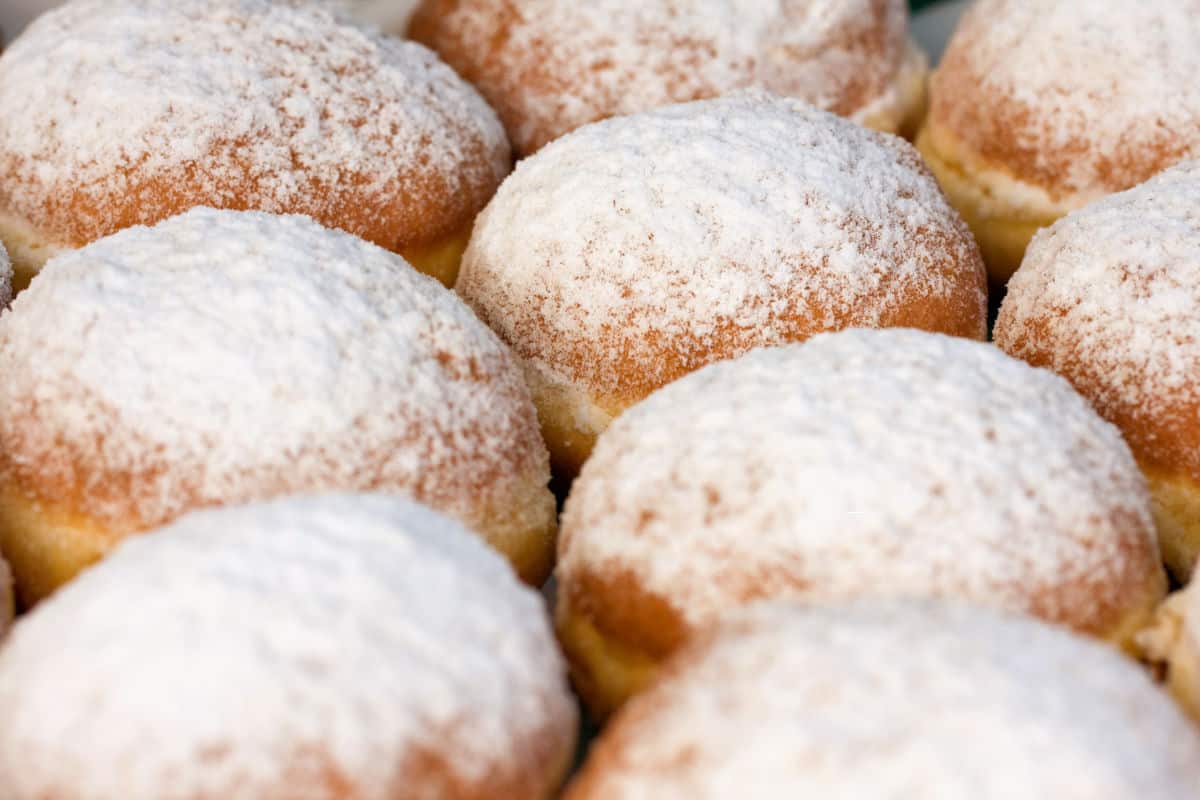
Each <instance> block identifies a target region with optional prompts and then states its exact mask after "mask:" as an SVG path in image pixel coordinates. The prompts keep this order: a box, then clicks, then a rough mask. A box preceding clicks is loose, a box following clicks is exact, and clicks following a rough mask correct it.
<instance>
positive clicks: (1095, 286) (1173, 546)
mask: <svg viewBox="0 0 1200 800" xmlns="http://www.w3.org/2000/svg"><path fill="white" fill-rule="evenodd" d="M996 343H997V344H998V345H1000V347H1002V348H1003V349H1005V350H1007V351H1008V352H1009V353H1011V354H1012V355H1015V356H1018V357H1019V358H1023V359H1025V360H1026V361H1029V362H1030V363H1032V364H1035V365H1037V366H1042V367H1047V368H1049V369H1052V370H1054V371H1055V372H1057V373H1059V374H1060V375H1062V376H1064V377H1065V378H1067V380H1069V381H1070V382H1071V383H1073V384H1074V385H1075V388H1076V389H1078V390H1079V391H1080V392H1081V393H1082V394H1083V395H1084V396H1085V397H1087V398H1088V399H1089V400H1090V401H1091V402H1092V404H1093V405H1094V406H1095V407H1096V409H1097V410H1098V411H1099V412H1100V413H1101V414H1102V415H1103V416H1104V417H1106V418H1107V419H1109V420H1110V421H1112V422H1113V423H1115V424H1116V425H1117V427H1119V428H1120V429H1121V432H1122V433H1123V434H1124V435H1125V439H1126V440H1127V441H1128V442H1129V444H1130V447H1131V448H1132V449H1133V453H1134V455H1135V456H1136V457H1137V459H1138V463H1139V464H1141V467H1142V471H1143V472H1145V474H1146V477H1147V479H1148V480H1149V483H1150V490H1151V493H1152V495H1153V498H1154V516H1155V521H1156V522H1157V523H1158V532H1159V540H1160V543H1161V546H1162V550H1163V555H1164V557H1165V559H1166V562H1167V566H1168V567H1170V568H1171V571H1172V572H1173V573H1174V574H1175V575H1176V576H1177V577H1179V578H1180V579H1181V580H1186V579H1187V577H1188V575H1190V574H1191V571H1192V566H1193V564H1194V563H1195V561H1196V556H1197V555H1198V554H1200V163H1196V162H1187V163H1185V164H1182V165H1180V166H1178V167H1175V168H1173V169H1170V170H1168V171H1167V172H1165V173H1164V174H1162V175H1160V176H1159V177H1157V178H1154V179H1153V180H1151V181H1149V182H1147V183H1146V184H1144V185H1142V186H1139V187H1137V188H1135V189H1132V190H1130V191H1127V192H1124V193H1121V194H1118V195H1114V196H1112V197H1108V198H1105V199H1102V200H1100V201H1098V202H1096V203H1093V204H1092V205H1089V206H1087V207H1086V208H1084V209H1082V210H1080V211H1076V212H1074V213H1072V214H1070V215H1068V216H1067V217H1065V218H1064V219H1062V220H1059V222H1057V223H1056V224H1055V225H1054V226H1053V227H1051V228H1049V229H1048V230H1045V231H1042V232H1041V233H1039V234H1038V235H1037V236H1036V237H1035V238H1034V240H1033V242H1032V243H1031V244H1030V246H1029V250H1028V252H1027V253H1026V256H1025V261H1024V263H1023V264H1022V265H1021V269H1020V270H1018V271H1017V273H1016V275H1014V276H1013V279H1012V281H1011V282H1010V284H1009V290H1008V296H1007V297H1006V298H1005V300H1004V304H1003V305H1002V306H1001V309H1000V317H999V319H998V320H997V322H996Z"/></svg>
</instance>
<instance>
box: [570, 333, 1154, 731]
mask: <svg viewBox="0 0 1200 800" xmlns="http://www.w3.org/2000/svg"><path fill="white" fill-rule="evenodd" d="M560 536H561V538H560V542H559V567H558V572H557V576H558V597H559V604H558V608H557V614H556V616H557V624H558V630H559V638H560V639H561V640H562V642H563V644H564V645H565V647H566V649H567V654H568V656H569V659H570V660H571V662H572V667H573V670H574V673H575V677H576V683H577V686H578V687H579V688H580V690H581V693H582V694H583V696H584V698H585V699H586V700H587V701H588V702H589V705H590V706H591V707H592V708H593V709H595V710H596V711H597V713H599V714H604V713H605V712H606V711H608V710H609V709H611V708H613V707H615V706H617V705H618V704H619V703H620V702H621V701H622V700H623V699H624V698H625V697H627V696H629V695H630V694H631V693H633V692H636V691H637V690H638V689H639V688H640V687H641V686H643V685H644V684H645V683H646V681H647V680H648V679H649V678H650V677H651V676H652V674H653V672H654V670H655V669H656V667H657V665H658V664H659V663H661V661H662V659H663V658H664V657H666V656H668V655H669V654H670V653H671V652H672V651H674V650H675V649H676V648H678V647H679V646H680V644H681V643H682V642H684V641H685V640H686V639H687V638H688V637H689V636H691V635H692V634H693V633H695V632H696V631H698V630H701V629H703V628H705V627H706V626H708V625H710V624H712V623H713V622H714V621H715V620H716V619H718V618H719V617H720V616H722V615H723V614H725V613H727V612H728V611H729V610H730V609H733V608H736V607H738V606H740V605H744V604H746V603H748V602H751V601H754V600H757V599H760V598H775V597H788V598H798V599H802V600H804V601H806V602H810V603H836V602H841V601H845V600H847V599H853V598H862V597H880V598H892V597H954V598H962V599H965V600H969V601H971V602H974V603H977V604H980V605H986V606H990V607H996V608H1002V609H1006V610H1010V611H1014V612H1022V613H1027V614H1031V615H1034V616H1038V617H1041V618H1044V619H1046V620H1048V621H1051V622H1055V623H1059V624H1063V625H1066V626H1069V627H1071V628H1074V629H1076V630H1079V631H1082V632H1086V633H1089V634H1092V635H1094V636H1097V637H1101V638H1105V639H1108V640H1110V641H1112V642H1114V643H1118V644H1121V645H1126V646H1127V645H1129V644H1130V640H1131V638H1132V635H1133V634H1134V632H1135V631H1136V630H1137V629H1138V628H1139V627H1140V626H1141V625H1143V624H1144V623H1146V622H1147V621H1148V620H1149V619H1150V617H1151V615H1152V613H1153V611H1154V609H1155V607H1156V606H1157V604H1158V602H1159V601H1160V600H1161V599H1162V597H1163V596H1164V594H1165V593H1166V578H1165V575H1164V572H1163V568H1162V564H1161V561H1160V557H1159V552H1158V547H1157V543H1156V540H1155V536H1154V524H1153V521H1152V518H1151V515H1150V503H1149V497H1148V495H1147V492H1146V487H1145V483H1144V481H1143V479H1142V476H1141V474H1140V473H1139V472H1138V468H1137V464H1136V463H1135V462H1134V460H1133V457H1132V456H1131V455H1130V453H1129V448H1128V447H1127V446H1126V445H1125V443H1124V442H1123V441H1122V440H1121V436H1120V434H1119V433H1118V431H1117V429H1116V428H1114V427H1113V426H1112V425H1110V424H1108V423H1107V422H1105V421H1104V420H1102V419H1101V418H1100V417H1099V416H1098V415H1097V414H1096V413H1095V412H1094V411H1093V410H1092V409H1091V408H1090V407H1089V406H1088V404H1087V401H1086V400H1084V399H1083V398H1082V397H1080V396H1079V395H1078V394H1076V393H1075V391H1074V390H1072V389H1071V387H1070V386H1069V385H1068V384H1067V382H1066V381H1064V380H1063V379H1062V378H1059V377H1058V376H1056V375H1054V374H1052V373H1050V372H1047V371H1045V370H1038V369H1034V368H1032V367H1030V366H1029V365H1027V364H1025V363H1023V362H1021V361H1018V360H1017V359H1013V358H1009V357H1008V356H1006V355H1004V354H1003V353H1002V352H1000V351H999V350H998V349H996V348H995V347H992V346H991V345H987V344H983V343H980V342H972V341H967V340H965V339H959V338H954V337H950V336H942V335H936V334H929V333H923V332H920V331H910V330H888V331H870V330H856V331H843V332H841V333H836V334H829V335H823V336H819V337H816V338H814V339H811V340H809V341H808V342H806V343H804V344H800V345H791V346H788V347H782V348H774V349H762V350H757V351H755V352H753V353H750V354H748V355H745V356H743V357H741V358H740V359H737V360H734V361H727V362H724V363H720V364H715V365H713V366H710V367H707V368H705V369H703V370H701V371H699V372H696V373H693V374H692V375H689V376H687V377H685V378H683V379H681V380H679V381H677V382H676V383H673V384H671V385H670V386H667V387H666V388H664V389H661V390H659V391H658V392H656V393H654V394H653V395H651V396H650V397H649V398H647V399H646V400H645V401H643V402H642V403H640V404H639V405H637V406H635V407H634V408H632V409H630V410H629V411H627V412H625V414H623V415H622V416H621V417H619V418H618V419H617V420H616V422H614V423H613V425H612V427H610V428H609V429H608V430H607V431H605V433H604V434H603V435H602V436H601V437H600V440H599V442H598V443H597V446H596V451H595V454H594V455H593V456H592V458H591V460H590V461H588V463H587V464H586V465H585V466H584V468H583V472H582V474H581V475H580V477H579V479H578V480H576V482H575V485H574V486H573V487H572V489H571V494H570V496H569V497H568V499H567V504H566V510H565V512H564V515H563V519H562V531H561V534H560Z"/></svg>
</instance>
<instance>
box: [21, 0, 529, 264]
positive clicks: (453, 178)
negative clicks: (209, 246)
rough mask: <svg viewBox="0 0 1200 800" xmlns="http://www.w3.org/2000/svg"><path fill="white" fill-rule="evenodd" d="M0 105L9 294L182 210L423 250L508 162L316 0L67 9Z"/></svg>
mask: <svg viewBox="0 0 1200 800" xmlns="http://www.w3.org/2000/svg"><path fill="white" fill-rule="evenodd" d="M0 108H5V109H8V112H7V113H5V114H4V115H3V117H0V234H3V233H4V232H5V231H6V230H9V229H11V238H12V239H13V240H14V241H16V240H17V239H20V240H21V243H22V248H21V250H20V252H21V253H22V254H25V257H24V258H21V259H18V261H19V262H21V263H19V266H20V267H22V269H20V270H19V271H20V272H22V274H23V275H24V280H23V281H22V282H23V283H26V282H28V278H29V276H30V275H32V274H33V272H35V271H36V269H37V268H39V267H40V265H41V263H42V262H43V261H44V260H45V252H44V251H46V250H49V251H53V250H55V249H62V248H70V247H79V246H81V245H83V244H85V243H87V242H90V241H93V240H95V239H98V238H100V237H102V236H105V235H108V234H110V233H113V232H115V231H117V230H120V229H122V228H126V227H129V226H131V225H137V224H153V223H155V222H158V221H159V220H162V219H166V218H168V217H171V216H174V215H175V214H179V213H181V212H183V211H186V210H188V209H189V208H192V207H194V206H214V207H221V208H231V209H253V210H260V211H270V212H275V213H299V214H306V215H308V216H311V217H314V218H315V219H317V220H318V221H319V222H322V223H323V224H325V225H327V226H329V227H336V228H341V229H344V230H347V231H349V232H351V233H354V234H356V235H359V236H362V237H363V238H365V239H368V240H369V241H372V242H374V243H375V244H378V245H380V246H382V247H386V248H388V249H390V250H394V251H397V252H403V251H405V250H406V249H409V248H417V249H421V248H428V247H431V246H432V245H434V244H435V243H437V242H441V241H443V240H445V239H447V238H451V237H454V236H456V235H461V234H463V233H464V229H465V228H469V225H470V223H471V221H472V219H473V218H474V216H475V215H476V214H477V213H478V211H479V210H480V209H481V208H482V207H483V206H484V204H485V203H486V202H487V200H488V198H489V197H491V195H492V193H493V192H494V191H495V189H496V187H497V186H498V185H499V183H500V181H501V180H502V179H503V177H504V175H506V174H507V173H508V170H509V168H510V163H511V162H510V148H509V144H508V141H507V137H506V136H505V134H504V131H503V128H502V126H501V124H500V121H499V119H498V118H497V117H496V115H495V113H494V112H493V111H492V110H491V108H489V107H488V106H487V104H486V103H485V102H484V100H483V99H482V98H481V97H480V96H479V94H478V93H477V92H476V91H475V90H474V89H473V88H471V87H470V86H469V85H468V84H467V83H465V82H464V81H463V80H462V79H461V78H459V77H458V76H457V75H456V74H455V73H454V71H453V70H451V69H450V68H449V67H448V66H446V65H445V64H443V63H442V62H441V61H440V60H439V59H438V58H437V56H436V55H435V54H433V53H431V52H430V51H428V50H427V49H426V48H424V47H422V46H420V45H417V44H414V43H409V42H401V41H399V40H396V39H392V38H388V37H384V36H382V35H380V34H378V33H374V32H371V31H369V30H366V29H364V28H360V27H358V26H356V25H354V24H353V23H351V22H349V21H348V19H347V18H343V17H341V16H339V15H337V14H335V13H334V12H333V11H331V10H329V9H322V8H320V7H319V4H316V3H310V2H272V1H271V0H73V2H70V3H68V4H66V5H65V6H63V7H62V8H60V9H57V10H54V11H51V12H49V13H47V14H45V15H44V16H42V17H41V18H39V19H38V20H37V21H36V22H35V23H34V24H33V25H31V26H30V27H29V29H27V30H26V31H25V33H24V34H23V35H22V36H21V37H19V38H18V39H17V40H16V41H15V42H13V44H12V46H11V47H10V48H9V49H8V50H7V51H5V53H4V54H3V57H0ZM4 218H11V220H10V222H9V223H7V224H6V223H4ZM22 230H23V231H24V235H23V236H21V235H18V234H20V233H21V232H22ZM34 234H36V235H34ZM16 255H17V254H16V253H15V252H14V256H16ZM25 262H28V263H25Z"/></svg>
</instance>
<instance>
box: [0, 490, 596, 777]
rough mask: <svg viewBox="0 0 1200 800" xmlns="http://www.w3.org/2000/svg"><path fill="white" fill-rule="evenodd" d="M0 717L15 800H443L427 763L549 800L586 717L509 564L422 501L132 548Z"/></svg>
mask: <svg viewBox="0 0 1200 800" xmlns="http://www.w3.org/2000/svg"><path fill="white" fill-rule="evenodd" d="M0 718H3V719H4V724H3V725H2V726H0V775H3V776H4V792H3V794H4V797H5V799H6V800H33V798H45V797H72V798H79V799H80V800H100V798H116V797H120V798H123V800H163V798H183V797H188V798H193V797H221V798H228V800H251V799H252V798H263V797H284V796H286V797H306V798H308V797H311V798H330V797H351V796H353V797H355V798H359V799H360V800H392V798H396V797H400V796H414V797H415V796H421V797H431V796H434V795H433V794H431V793H432V792H435V791H436V789H435V788H434V786H432V785H420V782H419V781H418V780H416V779H415V776H416V775H417V774H419V771H420V770H421V769H424V768H428V766H429V764H430V760H431V759H440V762H438V763H439V764H440V767H441V769H444V770H449V771H451V772H452V775H451V776H450V780H451V781H452V780H453V779H454V778H455V777H457V778H458V779H459V780H460V781H463V782H468V781H470V782H476V781H478V782H482V781H485V780H489V779H494V780H495V781H496V785H500V786H517V787H521V789H522V790H523V791H518V793H517V795H515V796H526V797H541V796H546V795H545V791H546V790H547V788H548V787H546V786H545V782H546V781H547V778H546V775H547V773H548V772H549V771H550V770H549V767H548V764H552V763H554V762H556V761H558V760H563V759H565V758H566V754H567V753H568V752H569V750H570V748H571V746H572V741H573V739H574V736H575V724H576V711H575V706H574V702H573V700H572V699H571V697H570V694H569V692H568V690H567V686H566V679H565V668H564V665H563V662H562V657H561V656H560V654H559V653H558V650H557V648H556V646H555V644H554V639H553V636H552V634H551V632H550V627H549V624H548V621H547V618H546V612H545V609H544V607H543V605H542V602H541V598H540V597H539V596H538V595H537V594H536V593H534V592H532V591H530V590H528V589H526V588H525V587H523V586H522V585H520V584H519V583H518V581H517V580H516V578H515V576H514V575H513V573H512V571H511V570H510V569H509V568H508V566H507V565H506V564H505V563H504V562H503V561H502V559H501V558H500V557H499V556H497V555H495V554H494V553H493V552H491V551H490V550H489V549H488V548H487V547H486V546H484V545H483V544H481V543H479V542H478V540H477V539H476V538H475V537H473V536H470V535H468V534H467V533H466V531H465V530H464V529H463V528H462V527H461V526H459V525H458V524H456V523H453V522H451V521H450V520H448V519H446V518H444V517H442V516H440V515H438V514H435V513H433V512H431V511H429V510H427V509H425V508H423V507H421V506H418V505H416V504H413V503H410V502H407V501H403V500H399V499H385V498H382V497H377V496H376V497H371V496H357V497H356V496H326V497H320V498H309V499H302V498H293V499H289V500H286V501H281V502H277V503H273V504H264V505H258V506H249V507H243V508H235V509H226V510H221V511H215V512H201V513H197V514H193V515H189V516H187V517H184V518H182V519H181V520H179V521H178V522H176V523H174V524H173V525H171V526H170V527H168V528H166V529H163V530H161V531H157V532H155V533H153V534H151V535H149V536H145V537H138V538H135V539H132V540H129V541H128V542H126V543H125V544H123V545H122V546H121V547H120V548H119V549H118V550H117V551H116V552H115V553H114V554H113V555H112V557H110V558H109V559H107V560H106V561H105V562H104V563H103V564H101V565H99V566H98V567H96V568H94V569H92V570H90V571H88V572H87V573H85V574H84V575H83V576H81V577H80V578H79V579H78V580H77V581H75V582H74V583H72V584H71V585H69V586H68V587H66V588H65V589H63V590H62V591H60V592H59V593H58V594H56V595H55V596H54V597H53V598H52V599H50V600H49V601H47V602H45V603H43V604H42V605H40V606H38V608H37V609H36V610H35V611H34V612H32V614H30V615H29V616H28V617H27V618H25V619H23V620H22V621H21V622H19V623H18V624H17V626H16V627H15V629H14V631H13V635H12V637H11V638H10V639H9V640H8V642H7V643H6V645H5V647H4V649H3V651H0ZM326 781H329V783H328V784H327V783H326ZM414 784H415V785H414ZM539 784H540V785H539ZM468 785H469V784H468ZM339 787H340V790H339ZM438 796H441V795H438Z"/></svg>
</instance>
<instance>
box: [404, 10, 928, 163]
mask: <svg viewBox="0 0 1200 800" xmlns="http://www.w3.org/2000/svg"><path fill="white" fill-rule="evenodd" d="M560 5H561V8H553V7H551V8H545V7H544V8H543V9H542V12H541V13H531V12H530V11H529V10H528V9H526V8H524V7H523V6H522V4H520V3H517V2H514V0H424V2H422V3H421V4H420V5H419V6H418V7H417V10H416V12H415V14H414V16H413V17H412V20H411V22H410V24H409V28H408V35H409V36H410V37H411V38H412V39H414V40H416V41H418V42H421V43H423V44H425V45H427V46H429V47H431V48H432V49H434V50H436V51H437V52H438V53H439V54H440V55H441V56H442V57H443V58H444V59H445V60H446V61H447V62H448V63H449V64H450V65H451V66H453V67H454V68H455V69H456V70H457V71H458V72H459V74H461V75H462V76H463V77H465V78H466V79H467V80H468V81H470V82H471V83H472V84H474V85H475V86H477V87H478V88H479V90H480V91H481V92H482V93H483V95H484V97H486V98H487V100H488V101H489V102H490V103H491V104H492V106H493V107H494V108H495V109H496V110H497V112H498V113H499V114H500V118H501V119H502V120H503V121H504V124H505V128H506V129H507V130H508V131H509V135H510V137H511V138H512V140H513V142H514V144H515V146H516V148H517V150H518V151H519V152H520V153H521V154H522V155H529V154H531V153H533V152H535V151H537V150H538V149H540V148H541V147H542V146H544V145H545V144H546V143H548V142H550V141H552V140H554V139H557V138H559V137H560V136H562V135H563V134H565V133H568V132H569V131H571V130H574V129H575V128H577V127H579V126H581V125H584V124H587V123H589V122H596V121H598V120H601V119H606V118H608V117H611V116H615V115H618V114H628V113H633V112H637V111H646V110H649V109H650V108H654V107H657V106H661V105H667V104H670V103H681V102H688V101H691V100H700V99H705V98H709V97H715V96H718V95H721V94H725V93H727V92H730V91H733V90H736V89H740V88H747V87H753V86H757V87H762V88H765V89H768V90H770V91H773V92H777V93H779V94H789V95H795V96H799V97H802V98H804V99H807V100H809V101H811V102H816V103H819V104H820V105H821V106H822V107H823V108H826V109H828V110H830V111H833V112H834V113H837V114H841V115H843V116H853V115H859V114H861V115H862V116H863V118H864V121H867V122H868V124H869V123H870V122H871V121H874V123H875V124H876V125H877V126H879V127H881V128H882V129H886V130H889V131H891V132H896V131H897V130H898V129H899V128H900V127H902V126H903V125H904V124H905V122H906V121H907V119H908V116H909V115H908V114H906V113H904V112H903V111H902V110H900V111H890V110H889V111H888V112H887V113H884V112H882V111H877V110H876V108H875V106H878V105H881V104H882V105H887V106H889V107H890V106H895V107H896V108H897V109H900V108H901V107H902V106H905V105H906V103H905V100H904V99H903V98H901V97H892V95H893V94H895V95H903V94H905V93H906V92H907V93H908V96H909V97H910V98H914V99H915V96H914V94H913V93H912V88H913V87H911V86H899V85H897V84H898V83H899V82H901V81H900V78H901V76H902V75H903V74H904V73H905V67H906V58H907V57H908V56H909V53H910V51H909V50H908V49H907V48H908V44H907V35H906V15H905V11H904V7H903V4H901V3H898V2H895V0H857V1H856V2H852V3H843V4H841V5H840V6H839V7H838V9H837V17H836V19H833V20H830V19H829V18H828V14H827V15H826V18H825V19H822V20H821V21H820V22H819V23H818V22H814V21H813V20H811V19H808V14H809V13H810V12H809V9H808V8H807V7H805V6H806V4H798V5H799V7H798V8H797V9H796V10H795V11H771V12H768V11H766V10H765V9H766V5H767V4H762V5H763V7H764V10H762V11H760V10H759V9H758V8H757V6H756V5H754V4H751V5H750V6H744V5H743V6H741V7H739V6H738V4H736V3H727V2H725V3H722V2H717V3H709V4H707V6H706V7H704V8H697V7H696V6H697V4H695V3H692V4H678V3H673V2H664V1H663V0H655V2H651V3H647V4H643V5H642V6H641V7H640V8H639V9H638V13H637V14H634V13H632V11H631V10H629V9H626V11H625V12H622V10H621V8H620V7H619V6H613V7H610V8H601V7H597V8H596V9H594V10H593V11H592V12H591V13H588V11H587V9H586V7H585V6H578V7H576V8H575V9H573V10H571V11H570V12H568V11H567V9H572V4H569V3H563V4H560ZM700 5H704V4H700ZM681 6H682V7H681ZM826 10H827V11H829V12H830V13H833V12H832V9H826ZM739 14H741V15H746V14H754V15H755V16H756V18H757V17H763V16H766V15H768V14H769V15H772V18H771V20H770V23H769V24H766V25H765V26H764V29H763V31H762V34H761V41H759V42H758V43H757V44H758V47H757V50H755V51H753V52H741V50H740V49H738V45H736V44H733V43H731V42H726V41H723V38H722V34H723V33H725V30H722V28H724V29H726V30H728V29H729V28H731V27H732V25H731V24H730V23H729V22H728V21H726V18H728V19H729V20H733V19H736V18H737V17H738V16H739ZM793 15H794V16H793ZM706 18H707V19H709V20H711V22H710V25H711V28H710V27H706V26H705V25H704V23H703V22H702V21H703V20H705V19H706ZM752 24H753V23H751V22H750V21H749V20H747V19H745V18H744V17H743V19H742V25H743V28H744V29H745V30H749V29H750V26H751V25H752ZM819 26H825V27H823V28H821V27H819ZM814 30H816V31H819V32H816V33H813V31H814ZM921 80H922V82H923V78H922V79H921ZM917 95H919V93H917ZM908 105H910V106H911V105H916V103H912V102H910V103H908Z"/></svg>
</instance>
